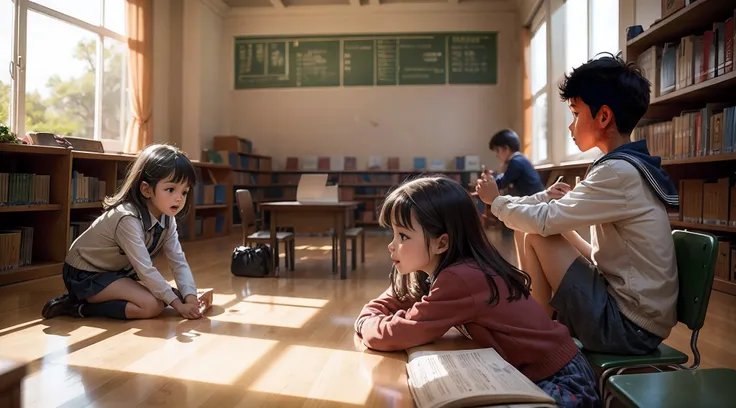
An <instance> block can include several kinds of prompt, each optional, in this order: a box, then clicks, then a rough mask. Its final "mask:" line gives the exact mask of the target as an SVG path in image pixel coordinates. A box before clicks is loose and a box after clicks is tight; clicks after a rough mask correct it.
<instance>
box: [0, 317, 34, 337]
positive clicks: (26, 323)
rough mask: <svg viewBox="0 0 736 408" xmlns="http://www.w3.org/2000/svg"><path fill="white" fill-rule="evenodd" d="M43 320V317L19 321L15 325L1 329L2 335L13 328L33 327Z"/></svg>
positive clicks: (0, 333)
mask: <svg viewBox="0 0 736 408" xmlns="http://www.w3.org/2000/svg"><path fill="white" fill-rule="evenodd" d="M42 321H43V319H36V320H31V321H28V322H23V323H19V324H16V325H15V326H10V327H3V328H2V330H0V336H2V335H4V334H5V333H8V332H11V331H13V330H16V329H19V328H21V327H31V326H33V325H35V324H38V323H41V322H42Z"/></svg>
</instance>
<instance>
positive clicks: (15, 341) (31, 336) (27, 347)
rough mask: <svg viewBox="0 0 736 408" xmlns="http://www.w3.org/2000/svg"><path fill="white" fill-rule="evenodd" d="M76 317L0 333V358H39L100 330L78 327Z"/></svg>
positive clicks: (87, 337) (103, 330) (65, 347)
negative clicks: (0, 334)
mask: <svg viewBox="0 0 736 408" xmlns="http://www.w3.org/2000/svg"><path fill="white" fill-rule="evenodd" d="M80 324H81V321H79V320H56V321H54V322H53V325H52V326H47V325H46V324H44V323H39V324H36V325H33V326H30V327H28V328H25V329H22V330H18V331H16V332H12V333H7V334H4V335H2V336H0V357H2V358H11V359H15V360H20V361H31V360H36V359H39V358H43V357H44V356H47V355H49V354H52V353H55V352H59V351H61V352H63V351H66V350H67V348H69V347H71V346H73V345H74V344H75V343H78V342H80V341H83V340H86V339H89V338H91V337H94V336H97V335H99V334H102V333H104V332H105V331H106V330H105V329H102V328H99V327H89V326H81V325H80Z"/></svg>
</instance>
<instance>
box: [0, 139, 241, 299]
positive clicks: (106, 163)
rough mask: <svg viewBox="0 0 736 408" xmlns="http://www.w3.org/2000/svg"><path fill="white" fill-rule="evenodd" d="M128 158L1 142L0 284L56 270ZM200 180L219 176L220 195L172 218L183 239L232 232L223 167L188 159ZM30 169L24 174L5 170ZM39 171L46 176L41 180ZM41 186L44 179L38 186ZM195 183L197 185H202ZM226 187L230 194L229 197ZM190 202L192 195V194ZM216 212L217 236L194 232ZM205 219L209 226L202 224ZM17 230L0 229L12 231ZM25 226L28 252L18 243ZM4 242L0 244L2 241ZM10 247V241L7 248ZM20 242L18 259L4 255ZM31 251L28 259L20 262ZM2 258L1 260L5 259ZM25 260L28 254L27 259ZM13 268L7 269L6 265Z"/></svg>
mask: <svg viewBox="0 0 736 408" xmlns="http://www.w3.org/2000/svg"><path fill="white" fill-rule="evenodd" d="M135 157H136V156H134V155H127V154H114V153H92V152H82V151H74V150H69V149H64V148H61V147H46V146H31V145H23V144H0V203H1V204H0V252H1V253H2V254H0V285H7V284H11V283H17V282H22V281H28V280H33V279H38V278H43V277H48V276H54V275H58V274H60V273H61V267H62V265H63V262H64V258H65V257H66V253H67V251H68V249H69V246H70V245H71V242H72V240H73V239H74V238H75V237H76V236H78V235H79V233H81V232H82V231H84V230H85V229H86V228H87V227H88V226H89V224H90V223H91V222H92V221H94V219H95V218H97V216H99V215H100V214H101V213H102V201H103V199H104V197H105V196H110V195H112V194H114V192H115V191H116V189H117V187H118V185H119V183H121V182H122V180H123V179H124V178H125V174H126V172H127V169H128V166H130V165H131V163H132V162H133V160H135ZM193 163H194V166H195V168H196V169H197V172H198V175H200V176H201V177H203V179H201V181H202V183H198V185H199V184H202V186H204V184H212V183H213V181H217V182H220V180H222V184H223V187H221V189H222V190H223V191H224V192H225V194H224V195H222V200H220V201H221V202H219V203H218V204H215V203H211V204H205V205H201V206H197V205H193V206H192V207H191V209H190V212H189V213H188V214H187V215H185V216H184V217H183V218H180V219H179V220H177V224H178V225H179V227H180V232H181V229H184V230H186V231H189V232H194V234H188V235H185V236H180V239H181V240H198V239H206V238H211V237H215V236H224V235H228V234H230V232H231V230H232V217H231V214H232V210H231V209H232V206H233V196H232V188H231V186H230V185H229V184H228V183H229V182H230V179H231V176H230V173H231V169H230V167H229V166H222V165H214V164H211V163H203V162H198V161H195V162H193ZM18 173H21V174H29V175H34V177H30V176H28V177H27V178H25V179H23V178H21V177H18V178H16V179H13V178H12V176H7V178H5V177H6V176H4V174H18ZM38 176H48V180H47V181H46V182H44V181H43V179H42V178H40V177H38ZM44 183H45V184H44ZM200 188H201V187H200ZM227 192H230V194H227ZM187 199H188V200H194V199H196V197H195V194H190V195H189V196H188V198H187ZM218 216H219V217H220V219H221V220H222V221H220V225H221V227H220V229H219V234H196V232H197V228H196V224H197V222H198V221H197V220H198V219H202V220H203V222H202V223H203V224H205V223H204V220H206V219H208V218H217V217H218ZM208 224H211V223H209V222H208ZM20 227H30V228H31V229H32V232H30V230H29V229H25V230H20V240H18V235H17V233H16V235H14V233H13V232H8V233H7V234H5V235H3V232H1V231H17V229H18V228H20ZM26 231H29V236H30V237H31V239H30V240H29V242H30V243H31V244H30V251H27V252H24V249H28V245H25V244H23V242H24V241H23V238H24V234H26ZM3 245H6V246H3ZM13 245H16V246H13ZM18 245H20V246H21V251H20V254H21V255H20V258H18V259H15V258H13V259H11V258H10V256H6V255H4V254H6V253H10V252H13V253H15V250H11V248H17V246H18ZM27 254H30V259H21V258H23V257H24V255H27ZM4 256H5V257H4ZM26 258H27V256H26ZM11 263H12V264H13V265H18V264H21V265H20V266H15V267H13V268H12V269H9V267H8V265H9V264H11Z"/></svg>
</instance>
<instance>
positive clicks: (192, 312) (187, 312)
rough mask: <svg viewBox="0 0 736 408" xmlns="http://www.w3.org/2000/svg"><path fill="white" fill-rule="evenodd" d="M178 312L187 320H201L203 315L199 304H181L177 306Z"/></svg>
mask: <svg viewBox="0 0 736 408" xmlns="http://www.w3.org/2000/svg"><path fill="white" fill-rule="evenodd" d="M176 311H177V312H179V314H180V315H182V317H184V318H186V319H199V318H200V317H202V313H200V312H199V305H198V304H197V303H181V302H180V303H179V304H178V305H177V306H176Z"/></svg>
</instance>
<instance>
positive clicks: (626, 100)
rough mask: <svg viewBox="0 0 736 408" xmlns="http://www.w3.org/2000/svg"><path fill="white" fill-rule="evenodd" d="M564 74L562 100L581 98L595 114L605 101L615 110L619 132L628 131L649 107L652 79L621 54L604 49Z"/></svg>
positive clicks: (605, 103)
mask: <svg viewBox="0 0 736 408" xmlns="http://www.w3.org/2000/svg"><path fill="white" fill-rule="evenodd" d="M605 54H607V56H603V57H601V58H598V59H592V60H590V61H588V62H586V63H585V64H583V65H581V66H579V67H577V68H574V69H573V70H572V73H571V74H570V75H567V74H565V79H564V81H563V82H562V83H561V84H560V86H559V90H560V97H561V98H562V100H563V101H568V100H570V99H573V98H580V99H581V100H582V101H583V102H585V104H586V105H588V106H589V107H590V115H591V116H592V117H593V118H595V116H596V115H597V114H598V111H599V110H600V109H601V107H603V105H606V106H608V107H609V108H610V109H611V111H612V112H613V116H614V119H615V120H616V127H617V129H618V132H619V133H621V134H623V135H629V134H631V132H632V131H633V130H634V128H635V127H636V124H637V123H639V120H640V119H641V118H642V116H644V114H645V113H646V111H647V108H648V107H649V96H650V83H649V80H647V79H646V78H645V77H644V76H643V75H642V74H641V71H640V70H639V68H637V67H636V65H635V64H634V63H627V62H625V61H624V60H623V59H621V56H620V54H619V55H617V56H613V54H610V53H605Z"/></svg>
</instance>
